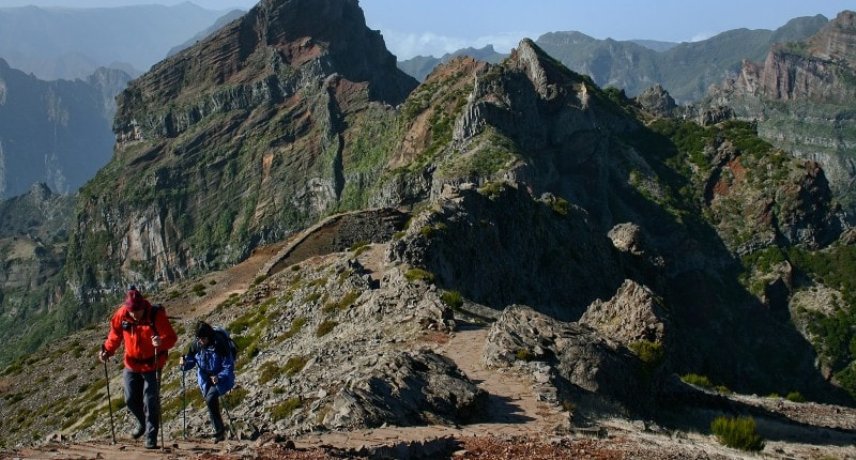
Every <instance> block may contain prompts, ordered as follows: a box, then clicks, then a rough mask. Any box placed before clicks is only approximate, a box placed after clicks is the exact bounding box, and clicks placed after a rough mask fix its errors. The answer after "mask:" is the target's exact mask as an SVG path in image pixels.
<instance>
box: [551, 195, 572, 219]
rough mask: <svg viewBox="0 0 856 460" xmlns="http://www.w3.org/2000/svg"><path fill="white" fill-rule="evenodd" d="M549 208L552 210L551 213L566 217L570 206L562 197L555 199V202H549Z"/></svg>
mask: <svg viewBox="0 0 856 460" xmlns="http://www.w3.org/2000/svg"><path fill="white" fill-rule="evenodd" d="M550 207H551V208H553V212H555V213H556V214H558V215H560V216H567V215H568V214H569V213H570V212H571V204H570V203H568V200H566V199H564V198H562V197H556V199H555V200H553V201H551V202H550Z"/></svg>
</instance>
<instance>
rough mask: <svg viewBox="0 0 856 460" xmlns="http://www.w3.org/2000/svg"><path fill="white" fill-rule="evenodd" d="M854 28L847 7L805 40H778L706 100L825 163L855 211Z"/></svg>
mask: <svg viewBox="0 0 856 460" xmlns="http://www.w3.org/2000/svg"><path fill="white" fill-rule="evenodd" d="M854 97H856V26H854V13H853V12H851V11H844V12H842V13H840V14H839V15H838V16H837V17H836V18H835V20H833V21H831V22H830V23H829V24H827V25H826V26H824V27H823V28H822V29H821V30H820V31H819V32H818V33H817V34H816V35H814V36H812V37H811V38H809V39H808V40H806V41H803V42H797V43H789V44H785V45H777V46H775V47H773V49H772V50H770V52H769V53H768V54H767V58H766V60H765V61H764V62H763V64H756V63H753V62H749V61H746V62H744V63H743V67H742V69H741V71H740V73H739V74H738V75H737V77H736V78H734V79H730V80H727V81H726V82H724V83H723V84H722V85H720V86H719V87H717V88H714V89H713V91H712V92H711V93H710V94H709V96H708V99H707V101H706V102H705V104H707V105H727V106H729V107H732V109H733V110H734V113H735V115H736V116H737V117H739V118H743V119H750V120H757V121H758V131H759V133H760V134H761V135H762V136H763V137H764V138H766V139H768V140H770V141H771V142H773V143H774V144H776V145H777V146H779V147H782V148H784V149H786V150H788V151H791V152H793V153H794V154H796V155H798V156H800V157H803V158H806V159H809V160H812V161H817V162H818V163H820V164H821V165H822V166H823V168H824V170H825V171H826V174H827V176H828V178H829V180H830V183H831V185H832V188H833V190H834V192H835V193H836V195H837V196H838V197H839V199H841V201H842V202H843V203H844V204H845V205H846V207H847V208H848V210H849V211H850V212H852V211H853V209H854V208H853V206H854V203H856V201H854V200H856V197H854V195H853V191H852V190H851V189H852V187H850V184H851V183H852V180H853V178H854V177H856V163H854V156H853V154H854V152H856V117H854V114H853V110H852V101H853V98H854Z"/></svg>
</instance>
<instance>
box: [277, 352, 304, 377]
mask: <svg viewBox="0 0 856 460" xmlns="http://www.w3.org/2000/svg"><path fill="white" fill-rule="evenodd" d="M308 361H309V359H308V358H306V357H305V356H292V357H291V358H288V361H286V363H285V366H283V367H282V371H283V372H285V375H287V376H289V377H293V376H294V375H295V374H297V373H298V372H300V371H302V370H303V367H304V366H306V363H307V362H308Z"/></svg>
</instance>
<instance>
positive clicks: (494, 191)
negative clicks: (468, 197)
mask: <svg viewBox="0 0 856 460" xmlns="http://www.w3.org/2000/svg"><path fill="white" fill-rule="evenodd" d="M478 192H479V193H480V194H482V195H484V196H486V197H488V198H490V199H491V200H495V199H497V198H499V194H500V193H502V183H501V182H485V184H484V185H482V186H481V187H480V188H479V189H478Z"/></svg>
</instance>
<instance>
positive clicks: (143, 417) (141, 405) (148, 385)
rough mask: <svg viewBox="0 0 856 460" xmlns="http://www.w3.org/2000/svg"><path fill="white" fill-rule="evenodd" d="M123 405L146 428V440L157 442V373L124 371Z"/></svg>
mask: <svg viewBox="0 0 856 460" xmlns="http://www.w3.org/2000/svg"><path fill="white" fill-rule="evenodd" d="M123 377H124V379H125V404H126V405H127V406H128V410H130V411H131V413H132V414H134V417H136V418H137V421H138V422H140V425H145V427H146V439H148V440H150V441H153V442H157V439H158V421H159V420H160V405H159V404H158V380H157V379H158V377H157V372H154V371H153V372H134V371H132V370H130V369H127V368H126V369H125V372H124V374H123Z"/></svg>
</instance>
